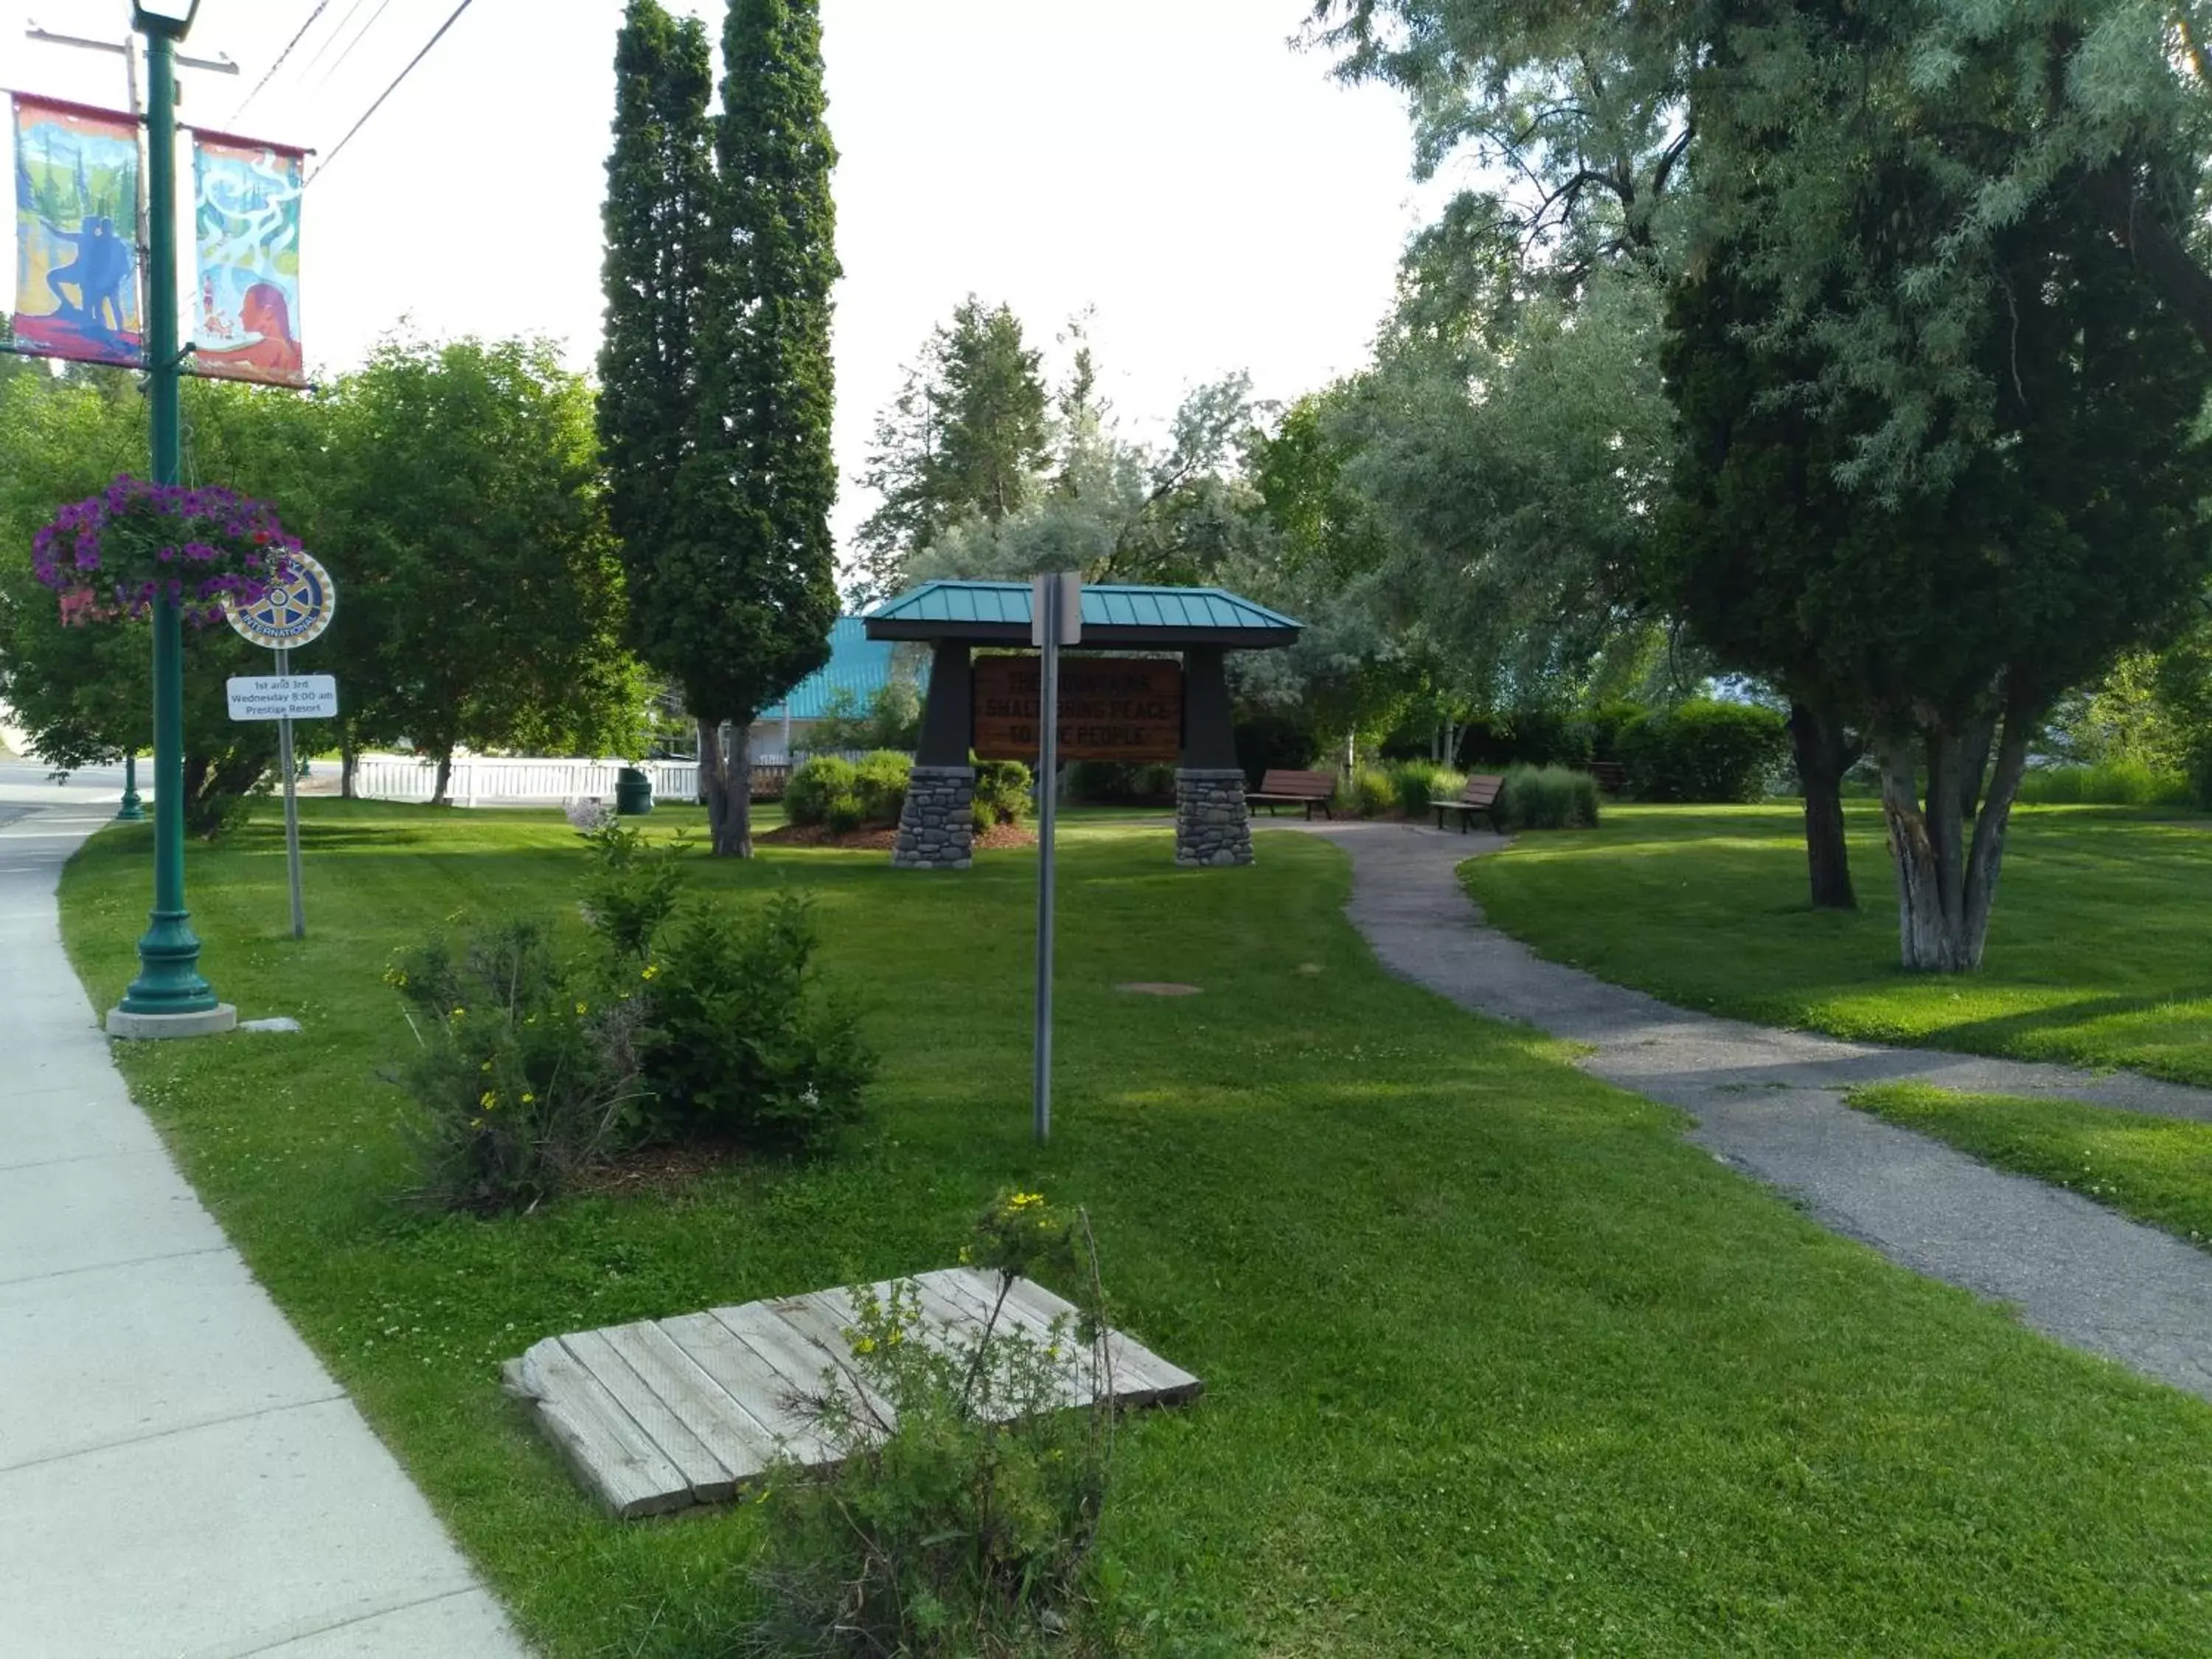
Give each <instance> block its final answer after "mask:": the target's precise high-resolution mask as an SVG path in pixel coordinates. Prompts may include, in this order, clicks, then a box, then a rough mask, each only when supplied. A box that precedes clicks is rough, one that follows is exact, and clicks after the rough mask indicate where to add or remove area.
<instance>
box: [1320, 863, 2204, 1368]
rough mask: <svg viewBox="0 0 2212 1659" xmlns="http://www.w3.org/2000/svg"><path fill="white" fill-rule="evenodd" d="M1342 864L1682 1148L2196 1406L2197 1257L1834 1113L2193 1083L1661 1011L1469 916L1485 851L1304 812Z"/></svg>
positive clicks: (1442, 965)
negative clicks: (1864, 1105)
mask: <svg viewBox="0 0 2212 1659" xmlns="http://www.w3.org/2000/svg"><path fill="white" fill-rule="evenodd" d="M1299 829H1300V830H1301V831H1302V832H1309V833H1312V834H1316V835H1320V836H1326V837H1327V838H1328V839H1329V840H1331V841H1334V842H1336V843H1337V844H1338V845H1339V846H1340V847H1342V848H1345V850H1346V852H1347V853H1349V854H1351V855H1352V903H1351V906H1350V908H1349V914H1350V915H1351V918H1352V922H1353V924H1354V925H1355V926H1357V927H1358V928H1359V930H1360V932H1361V933H1364V934H1365V935H1366V936H1367V939H1368V940H1369V941H1370V943H1371V944H1372V945H1373V946H1374V947H1375V951H1376V955H1377V956H1378V957H1380V958H1381V959H1382V961H1383V965H1384V966H1385V967H1387V968H1389V969H1390V970H1391V971H1392V972H1394V973H1395V974H1398V975H1401V977H1403V978H1406V979H1409V980H1412V981H1415V982H1416V983H1418V984H1420V985H1424V986H1426V987H1429V988H1430V989H1431V990H1433V991H1437V992H1439V993H1441V994H1443V995H1444V996H1446V997H1449V999H1450V1000H1453V1001H1455V1002H1456V1003H1458V1004H1459V1005H1460V1006H1462V1007H1465V1008H1468V1009H1472V1010H1474V1011H1475V1012H1480V1013H1485V1014H1492V1015H1496V1016H1498V1017H1500V1018H1507V1019H1513V1020H1519V1021H1522V1022H1524V1023H1526V1024H1530V1025H1534V1026H1535V1027H1537V1028H1538V1029H1540V1030H1545V1031H1548V1032H1551V1033H1552V1034H1553V1035H1555V1036H1562V1037H1567V1038H1571V1039H1573V1040H1574V1041H1576V1042H1581V1043H1584V1044H1587V1045H1589V1048H1590V1050H1591V1052H1590V1054H1589V1056H1588V1058H1586V1059H1585V1060H1583V1061H1582V1062H1581V1064H1582V1066H1583V1069H1585V1070H1587V1071H1589V1072H1591V1073H1594V1074H1595V1075H1596V1076H1599V1077H1601V1078H1603V1079H1606V1080H1607V1081H1608V1082H1611V1083H1615V1084H1619V1085H1620V1086H1621V1087H1623V1088H1626V1089H1632V1090H1634V1091H1636V1092H1638V1094H1642V1095H1644V1096H1647V1097H1650V1098H1651V1099H1654V1100H1659V1101H1664V1102H1666V1103H1668V1104H1669V1105H1672V1106H1676V1107H1679V1108H1680V1109H1682V1110H1683V1111H1685V1112H1686V1113H1688V1114H1689V1115H1690V1116H1691V1118H1692V1120H1693V1121H1694V1123H1695V1127H1694V1128H1693V1129H1692V1132H1691V1136H1690V1138H1691V1139H1692V1140H1693V1141H1695V1142H1696V1143H1697V1144H1698V1145H1699V1146H1704V1147H1706V1148H1707V1149H1709V1150H1710V1151H1711V1152H1713V1153H1715V1154H1716V1155H1717V1156H1718V1157H1720V1158H1723V1159H1725V1160H1727V1161H1728V1162H1729V1163H1730V1164H1734V1165H1735V1166H1736V1167H1738V1168H1739V1169H1741V1170H1744V1171H1746V1172H1747V1173H1748V1174H1750V1175H1753V1176H1757V1177H1758V1178H1759V1179H1760V1180H1762V1181H1765V1182H1769V1183H1770V1184H1771V1185H1773V1186H1776V1187H1778V1188H1783V1189H1784V1190H1785V1191H1788V1192H1790V1194H1793V1195H1795V1196H1796V1197H1797V1198H1798V1199H1800V1200H1802V1202H1803V1203H1804V1204H1805V1206H1807V1208H1808V1210H1809V1211H1810V1212H1811V1213H1812V1214H1813V1215H1814V1217H1815V1218H1818V1219H1819V1220H1820V1221H1821V1222H1823V1223H1824V1224H1826V1225H1828V1226H1830V1227H1832V1228H1834V1229H1835V1230H1836V1231H1838V1232H1843V1233H1846V1234H1849V1235H1850V1236H1851V1237H1855V1238H1859V1239H1863V1240H1864V1241H1865V1242H1866V1243H1869V1244H1871V1245H1873V1246H1874V1247H1875V1249H1878V1250H1880V1251H1881V1252H1882V1254H1883V1255H1887V1256H1888V1257H1889V1258H1890V1259H1891V1260H1892V1261H1896V1262H1899V1263H1900V1264H1901V1265H1903V1266H1905V1267H1911V1268H1913V1269H1915V1270H1916V1271H1917V1272H1920V1273H1927V1274H1929V1275H1931V1276H1933V1277H1935V1278H1937V1279H1945V1280H1948V1281H1949V1282H1950V1283H1952V1284H1954V1285H1962V1286H1964V1287H1966V1289H1968V1290H1971V1291H1977V1292H1978V1293H1979V1294H1981V1295H1983V1296H1986V1297H1992V1298H1994V1299H1996V1300H1998V1301H2002V1302H2006V1303H2010V1304H2015V1305H2016V1306H2017V1307H2018V1308H2019V1309H2020V1310H2021V1316H2022V1317H2023V1318H2024V1319H2025V1320H2026V1321H2027V1322H2028V1323H2029V1324H2031V1325H2033V1327H2035V1328H2037V1329H2038V1330H2040V1331H2043V1332H2044V1333H2045V1334H2048V1335H2051V1336H2054V1337H2056V1338H2057V1339H2058V1340H2061V1341H2063V1342H2067V1343H2070V1344H2072V1345H2073V1346H2076V1347H2080V1348H2086V1349H2087V1350H2089V1351H2090V1352H2095V1353H2100V1354H2103V1355H2106V1357H2108V1358H2113V1359H2117V1360H2119V1361H2122V1362H2123V1363H2124V1364H2129V1365H2132V1366H2134V1367H2135V1368H2136V1369H2137V1370H2142V1371H2145V1372H2148V1374H2149V1375H2151V1376H2156V1377H2160V1378H2162V1379H2163V1380H2165V1381H2166V1382H2168V1383H2172V1384H2173V1385H2174V1386H2175V1387H2177V1388H2181V1389H2188V1390H2189V1391H2190V1392H2191V1393H2192V1394H2197V1395H2203V1396H2204V1397H2206V1398H2208V1399H2212V1254H2208V1253H2206V1252H2204V1251H2202V1250H2198V1249H2194V1248H2192V1247H2191V1246H2190V1245H2188V1244H2185V1243H2182V1242H2181V1241H2179V1239H2176V1238H2174V1237H2172V1236H2171V1235H2169V1234H2166V1233H2163V1232H2160V1231H2157V1230H2156V1229H2154V1228H2150V1227H2144V1226H2139V1225H2136V1223H2134V1222H2131V1221H2129V1220H2126V1219H2124V1218H2122V1217H2120V1216H2118V1215H2115V1214H2114V1213H2113V1212H2111V1211H2109V1210H2106V1209H2104V1208H2102V1207H2101V1206H2098V1205H2095V1204H2093V1203H2091V1202H2090V1201H2089V1200H2087V1199H2084V1198H2079V1197H2076V1196H2075V1194H2071V1193H2069V1192H2065V1191H2063V1190H2061V1189H2058V1188H2052V1187H2047V1186H2045V1185H2044V1184H2043V1183H2042V1182H2037V1181H2031V1180H2027V1179H2026V1178H2024V1177H2022V1176H2012V1175H2006V1174H2003V1173H2002V1172H2001V1171H1998V1170H1992V1169H1990V1168H1989V1167H1988V1166H1987V1165H1984V1164H1978V1163H1976V1162H1975V1161H1974V1160H1973V1159H1972V1158H1967V1157H1966V1156H1965V1155H1964V1154H1962V1153H1960V1152H1954V1151H1953V1150H1952V1149H1951V1148H1950V1147H1948V1146H1944V1145H1943V1144H1942V1143H1941V1142H1939V1141H1936V1140H1932V1139H1929V1138H1927V1137H1926V1136H1923V1135H1918V1134H1915V1133H1912V1132H1911V1131H1910V1130H1907V1129H1902V1128H1899V1127H1896V1126H1895V1125H1893V1124H1889V1123H1885V1122H1883V1121H1881V1119H1879V1118H1876V1117H1873V1116H1870V1115H1868V1114H1866V1113H1864V1112H1857V1111H1854V1110H1852V1109H1850V1107H1848V1106H1846V1105H1845V1104H1844V1092H1845V1091H1847V1090H1850V1089H1852V1088H1856V1087H1859V1086H1861V1085H1865V1084H1868V1083H1873V1082H1878V1081H1885V1080H1910V1081H1914V1082H1923V1083H1930V1084H1935V1085H1939V1086H1942V1087H1944V1088H1949V1089H1961V1090H1970V1091H1987V1092H1992V1093H2003V1094H2043V1095H2053V1096H2060V1097H2066V1098H2069V1099H2078V1100H2084V1101H2088V1102H2091V1103H2096V1104H2100V1105H2109V1106H2125V1107H2129V1108H2132V1109H2137V1110H2145V1111H2154V1112H2162V1113H2166V1114H2168V1115H2174V1116H2181V1117H2191V1118H2197V1119H2199V1120H2202V1121H2212V1091H2205V1090H2200V1089H2187V1088H2182V1087H2179V1086H2178V1085H2171V1084H2162V1083H2155V1082H2152V1081H2150V1080H2148V1079H2142V1078H2113V1077H2099V1076H2094V1075H2092V1074H2090V1073H2085V1072H2078V1071H2074V1070H2071V1069H2069V1068H2068V1067H2064V1066H2035V1065H2027V1064H2023V1063H2019V1062H2015V1061H2008V1060H1981V1059H1976V1058H1974V1057H1972V1056H1970V1055H1963V1054H1933V1053H1929V1052H1924V1051H1917V1050H1905V1049H1895V1048H1877V1047H1875V1046H1873V1045H1870V1044H1866V1043H1853V1042H1839V1041H1838V1040H1836V1039H1834V1038H1831V1037H1824V1036H1814V1035H1811V1034H1809V1033H1805V1032H1796V1031H1777V1030H1768V1029H1766V1028H1765V1027H1762V1026H1755V1025H1747V1024H1742V1023H1741V1022H1739V1021H1735V1020H1725V1019H1717V1018H1711V1017H1710V1016H1708V1015H1704V1014H1695V1013H1688V1012H1684V1011H1682V1010H1680V1009H1678V1008H1674V1007H1670V1006H1668V1005H1666V1004H1664V1003H1662V1002H1659V1001H1656V1000H1654V999H1653V998H1650V997H1648V996H1646V995H1644V994H1643V993H1641V992H1639V991H1631V990H1626V989H1624V988H1622V987H1620V986H1616V985H1608V984H1607V983H1605V982H1604V981H1601V980H1599V979H1595V978H1594V977H1592V976H1591V975H1589V974H1585V973H1583V972H1582V971H1581V970H1580V969H1574V968H1568V967H1563V966H1561V965H1560V964H1559V963H1551V962H1546V961H1544V960H1542V959H1541V957H1537V956H1536V955H1535V954H1534V952H1532V951H1529V950H1528V948H1527V947H1526V946H1524V945H1520V944H1517V943H1516V942H1515V941H1514V940H1512V939H1508V938H1507V937H1506V936H1505V935H1504V934H1503V933H1498V931H1497V930H1495V929H1494V928H1492V927H1487V926H1486V925H1484V923H1483V921H1482V916H1481V913H1480V910H1479V909H1478V908H1476V906H1475V905H1474V902H1473V901H1472V900H1471V899H1469V898H1468V896H1467V894H1466V890H1464V889H1463V888H1462V886H1461V885H1460V884H1459V880H1458V878H1457V876H1456V873H1455V872H1456V869H1457V866H1458V865H1459V864H1460V863H1461V862H1462V860H1465V859H1467V858H1468V857H1469V856H1470V855H1479V854H1484V853H1488V852H1494V851H1496V850H1497V849H1498V848H1501V847H1503V846H1504V845H1505V842H1504V839H1503V838H1502V837H1499V836H1461V835H1459V834H1456V833H1455V832H1450V831H1445V832H1438V831H1437V830H1433V829H1427V828H1425V827H1415V826H1412V825H1407V824H1379V823H1334V824H1330V823H1317V824H1314V825H1312V826H1310V830H1309V827H1308V826H1304V825H1301V826H1299Z"/></svg>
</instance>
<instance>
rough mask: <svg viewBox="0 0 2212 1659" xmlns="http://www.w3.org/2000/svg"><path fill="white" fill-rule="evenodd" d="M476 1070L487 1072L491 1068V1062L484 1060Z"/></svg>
mask: <svg viewBox="0 0 2212 1659" xmlns="http://www.w3.org/2000/svg"><path fill="white" fill-rule="evenodd" d="M477 1070H478V1071H479V1072H489V1070H491V1062H490V1061H489V1060H486V1061H484V1063H483V1065H481V1066H477Z"/></svg>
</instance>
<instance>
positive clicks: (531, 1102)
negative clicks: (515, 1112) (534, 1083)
mask: <svg viewBox="0 0 2212 1659" xmlns="http://www.w3.org/2000/svg"><path fill="white" fill-rule="evenodd" d="M522 1103H523V1104H524V1105H526V1106H535V1105H536V1104H537V1103H538V1097H537V1096H536V1095H533V1094H532V1093H531V1092H530V1091H529V1090H527V1089H525V1090H524V1091H522Z"/></svg>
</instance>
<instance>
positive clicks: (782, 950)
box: [635, 803, 876, 1149]
mask: <svg viewBox="0 0 2212 1659" xmlns="http://www.w3.org/2000/svg"><path fill="white" fill-rule="evenodd" d="M834 805H835V804H834V803H833V809H834ZM819 943H820V938H819V935H818V933H817V931H816V928H815V926H814V918H813V915H812V912H811V909H810V908H809V907H808V905H807V903H806V902H805V900H803V899H801V898H799V897H798V896H796V895H793V894H791V893H779V894H777V895H776V896H775V897H773V898H771V899H770V900H769V902H767V904H765V905H764V906H761V907H758V908H755V909H753V910H751V911H750V912H747V913H744V914H742V915H737V916H732V915H729V914H728V913H727V912H726V911H724V910H720V909H714V908H704V907H702V908H698V909H696V910H694V911H692V912H691V913H690V915H688V916H686V917H685V918H684V921H682V923H681V924H680V925H679V926H678V927H677V928H676V929H675V930H674V932H673V933H670V934H667V935H666V936H665V937H664V939H663V940H662V941H661V943H660V945H659V947H658V948H657V949H656V950H655V951H654V953H653V961H652V962H651V963H649V964H648V965H647V967H646V969H644V970H643V974H642V976H641V985H640V994H639V995H638V997H637V1000H638V1002H639V1004H640V1005H641V1012H640V1015H639V1018H638V1024H637V1030H636V1033H635V1048H636V1052H637V1056H638V1060H639V1065H640V1067H641V1071H642V1073H643V1076H644V1079H645V1083H646V1085H647V1087H648V1088H649V1089H650V1090H651V1091H653V1121H654V1123H655V1125H656V1126H657V1127H659V1129H660V1130H661V1131H662V1132H663V1133H667V1134H670V1135H673V1136H675V1137H678V1138H679V1139H691V1138H696V1139H720V1140H733V1141H737V1142H739V1143H742V1144H744V1145H745V1146H765V1147H798V1148H802V1149H816V1148H819V1147H821V1146H824V1145H826V1144H827V1143H828V1142H829V1141H830V1140H832V1139H835V1137H836V1134H837V1133H838V1132H839V1131H840V1130H842V1129H843V1128H844V1127H846V1126H847V1125H848V1124H850V1123H853V1122H855V1121H858V1120H859V1119H860V1115H861V1114H862V1109H863V1098H862V1097H863V1091H865V1090H866V1087H867V1085H868V1083H869V1082H870V1080H871V1079H872V1078H873V1077H874V1075H875V1068H876V1060H875V1056H874V1055H873V1054H871V1053H870V1052H869V1051H868V1048H867V1047H866V1044H865V1043H863V1042H861V1040H860V1023H859V1019H858V1018H857V1016H856V1015H855V1014H854V1011H853V1010H852V1009H851V1007H849V1006H848V1005H847V1004H846V1003H844V1002H843V1001H842V1000H840V999H838V998H836V997H833V996H831V995H830V994H829V993H828V992H827V990H826V989H825V988H824V987H823V985H822V983H821V981H820V978H819V975H817V972H816V970H815V968H814V953H815V951H816V949H817V946H818V945H819Z"/></svg>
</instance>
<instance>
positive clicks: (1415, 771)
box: [1390, 760, 1467, 818]
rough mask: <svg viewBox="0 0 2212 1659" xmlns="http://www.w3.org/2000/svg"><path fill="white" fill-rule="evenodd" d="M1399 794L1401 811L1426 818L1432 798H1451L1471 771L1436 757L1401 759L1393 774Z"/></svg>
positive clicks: (1393, 782) (1392, 777) (1392, 780)
mask: <svg viewBox="0 0 2212 1659" xmlns="http://www.w3.org/2000/svg"><path fill="white" fill-rule="evenodd" d="M1390 779H1391V782H1392V784H1393V785H1394V786H1395V788H1396V791H1397V795H1398V811H1400V812H1401V813H1403V814H1404V815H1405V816H1406V817H1409V818H1425V817H1428V815H1429V803H1430V802H1431V801H1432V800H1449V799H1452V798H1453V797H1454V796H1455V795H1457V794H1458V793H1459V792H1460V791H1461V790H1462V788H1464V787H1466V785H1467V775H1466V774H1465V773H1464V772H1455V771H1454V770H1453V769H1451V768H1450V767H1449V766H1439V765H1437V763H1435V762H1434V761H1423V760H1410V761H1403V762H1401V763H1399V764H1398V765H1397V766H1396V767H1395V768H1394V769H1392V771H1391V774H1390Z"/></svg>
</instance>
